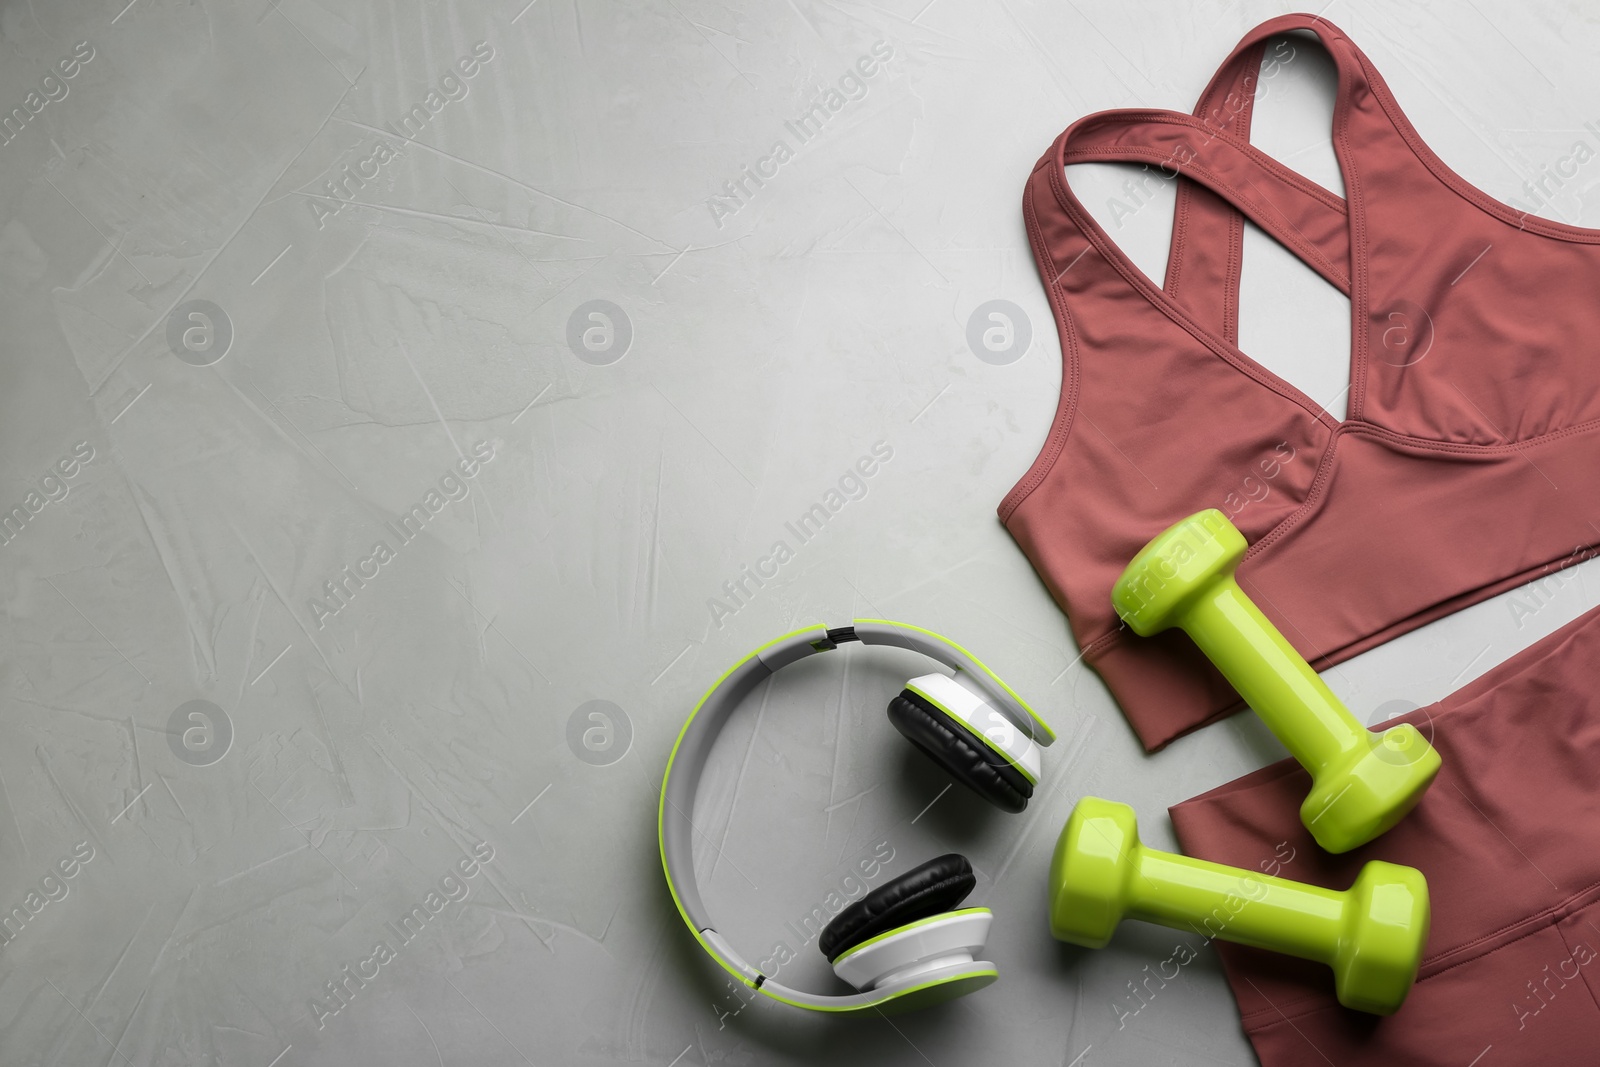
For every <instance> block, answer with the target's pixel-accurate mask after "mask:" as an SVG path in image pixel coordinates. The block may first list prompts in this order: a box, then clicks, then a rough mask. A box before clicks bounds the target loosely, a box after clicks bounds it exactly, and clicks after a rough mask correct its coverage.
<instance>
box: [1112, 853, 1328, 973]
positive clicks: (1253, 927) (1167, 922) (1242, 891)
mask: <svg viewBox="0 0 1600 1067" xmlns="http://www.w3.org/2000/svg"><path fill="white" fill-rule="evenodd" d="M1132 859H1133V861H1134V870H1133V876H1132V878H1131V879H1130V884H1129V886H1128V893H1129V902H1128V908H1127V911H1126V912H1125V913H1124V914H1125V915H1126V916H1127V917H1128V918H1131V919H1141V920H1143V921H1145V922H1153V923H1158V924H1160V925H1162V926H1170V927H1174V928H1177V929H1192V930H1194V931H1195V933H1197V934H1200V935H1201V936H1202V937H1206V938H1213V937H1215V938H1221V939H1222V940H1224V941H1235V942H1238V943H1239V944H1241V945H1250V946H1251V947H1253V948H1264V949H1270V950H1271V951H1273V952H1282V953H1284V954H1286V955H1290V956H1299V957H1300V958H1301V959H1307V960H1315V961H1316V962H1318V963H1332V962H1333V956H1334V952H1335V951H1336V950H1337V949H1338V946H1339V943H1340V940H1341V938H1342V936H1343V929H1344V914H1345V902H1346V900H1348V899H1349V895H1348V894H1347V893H1344V892H1340V891H1339V890H1335V889H1323V888H1322V887H1320V886H1314V885H1305V884H1303V883H1300V882H1291V881H1289V880H1288V879H1285V878H1275V877H1273V876H1271V875H1267V874H1257V873H1256V872H1255V871H1249V870H1243V869H1240V868H1238V867H1227V866H1224V865H1222V864H1220V863H1212V862H1210V861H1209V860H1202V859H1195V858H1193V857H1191V856H1180V855H1178V854H1176V853H1172V852H1162V851H1160V850H1159V849H1153V848H1146V847H1145V846H1143V845H1139V846H1137V847H1136V852H1135V855H1134V856H1133V857H1132Z"/></svg>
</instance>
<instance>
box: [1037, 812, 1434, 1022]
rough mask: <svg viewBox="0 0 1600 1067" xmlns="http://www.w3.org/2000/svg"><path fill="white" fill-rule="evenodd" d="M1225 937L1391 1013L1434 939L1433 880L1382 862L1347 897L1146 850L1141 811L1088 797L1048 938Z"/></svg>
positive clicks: (1063, 840) (1066, 854) (1070, 843)
mask: <svg viewBox="0 0 1600 1067" xmlns="http://www.w3.org/2000/svg"><path fill="white" fill-rule="evenodd" d="M1124 917H1126V918H1130V919H1139V920H1141V921H1143V922H1151V923H1159V924H1160V925H1162V926H1170V927H1173V928H1175V929H1188V930H1193V931H1194V932H1196V933H1198V934H1200V935H1201V936H1202V937H1205V938H1221V939H1222V940H1224V941H1236V942H1238V943H1239V944H1241V945H1251V946H1253V947H1255V948H1263V949H1267V950H1269V951H1272V952H1282V953H1284V954H1286V955H1290V956H1299V957H1300V958H1301V959H1308V960H1316V961H1318V962H1319V963H1326V964H1328V965H1329V966H1331V967H1332V968H1333V982H1334V990H1335V992H1336V993H1337V995H1338V997H1339V1003H1340V1004H1343V1005H1344V1006H1345V1007H1347V1008H1354V1009H1356V1010H1357V1011H1368V1012H1372V1013H1374V1014H1377V1015H1393V1014H1394V1013H1395V1012H1396V1011H1398V1010H1399V1008H1400V1005H1401V1004H1402V1003H1404V1001H1405V999H1406V994H1407V993H1408V992H1409V991H1410V989H1411V986H1412V983H1414V982H1415V981H1416V979H1417V965H1418V964H1419V963H1420V962H1421V960H1422V947H1423V944H1424V943H1425V942H1426V941H1427V940H1428V921H1429V917H1430V912H1429V908H1428V882H1427V880H1426V879H1425V878H1423V876H1422V872H1421V871H1419V870H1417V869H1415V868H1413V867H1401V866H1398V865H1396V864H1393V863H1384V862H1383V861H1382V860H1373V861H1371V862H1370V863H1368V864H1366V866H1364V867H1362V868H1361V873H1360V874H1358V875H1357V876H1356V880H1355V884H1353V885H1352V886H1351V887H1350V888H1349V889H1347V890H1344V891H1343V892H1340V891H1338V890H1334V889H1323V888H1321V887H1319V886H1313V885H1305V884H1304V883H1301V882H1291V881H1289V880H1288V879H1287V878H1274V877H1272V876H1270V875H1265V874H1258V873H1256V872H1255V871H1250V870H1245V869H1243V868H1240V867H1228V866H1225V865H1223V864H1220V863H1211V862H1209V861H1207V860H1198V859H1192V858H1190V857H1188V856H1179V855H1176V854H1174V853H1171V852H1161V851H1159V850H1157V849H1153V848H1146V847H1145V846H1143V845H1141V844H1140V843H1139V826H1138V822H1137V820H1136V819H1135V818H1134V814H1133V809H1132V808H1130V807H1128V806H1127V805H1126V804H1117V803H1114V802H1112V801H1109V800H1101V799H1100V798H1098V797H1084V798H1083V799H1082V800H1080V801H1079V802H1078V806H1077V807H1076V808H1074V809H1073V811H1072V816H1071V817H1070V818H1069V819H1067V825H1066V826H1065V827H1063V828H1062V830H1061V837H1060V839H1059V840H1057V841H1056V851H1055V856H1054V858H1053V859H1052V860H1051V861H1050V933H1051V934H1052V935H1053V936H1054V937H1055V938H1056V939H1057V940H1059V941H1069V942H1071V943H1072V944H1075V945H1083V946H1085V947H1086V948H1104V947H1105V945H1106V942H1108V941H1110V940H1111V934H1112V932H1113V931H1114V930H1116V928H1117V923H1119V922H1121V921H1122V919H1123V918H1124Z"/></svg>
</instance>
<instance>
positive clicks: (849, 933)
mask: <svg viewBox="0 0 1600 1067" xmlns="http://www.w3.org/2000/svg"><path fill="white" fill-rule="evenodd" d="M977 884H978V880H977V878H975V877H973V874H972V864H970V863H968V862H967V857H965V856H963V855H961V854H960V853H958V852H951V853H948V854H947V855H943V856H939V857H937V858H935V859H931V860H929V861H928V862H927V863H924V864H923V865H922V866H920V867H917V868H915V869H913V870H909V871H907V872H906V873H905V874H902V875H901V876H900V877H898V878H896V879H894V880H893V881H892V882H885V883H884V884H883V885H880V886H879V887H878V888H876V889H874V890H873V891H872V892H870V893H868V894H867V895H866V896H864V897H862V898H861V899H860V900H858V901H856V902H855V903H854V904H852V905H850V906H849V907H848V908H846V909H844V910H843V911H841V912H840V913H839V914H838V915H835V916H834V917H833V921H832V922H830V923H829V924H828V925H827V926H824V927H823V928H822V934H821V936H819V937H818V938H817V947H818V948H820V949H821V950H822V954H823V955H824V956H826V957H828V962H829V963H832V962H833V961H834V960H836V959H838V958H839V957H840V956H843V955H844V954H845V953H846V952H848V951H850V950H851V949H853V948H855V947H856V946H857V945H859V944H861V943H862V942H863V941H869V940H871V939H872V938H874V937H877V936H878V935H879V934H881V933H885V932H887V931H889V930H893V929H894V928H895V927H897V926H904V925H905V924H906V923H910V922H916V921H917V920H918V919H926V918H929V917H930V916H934V915H938V914H939V913H940V912H943V911H951V910H953V909H954V908H955V907H956V906H957V905H958V904H960V903H961V902H962V901H963V900H965V899H967V894H968V893H970V892H972V887H973V886H975V885H977Z"/></svg>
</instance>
